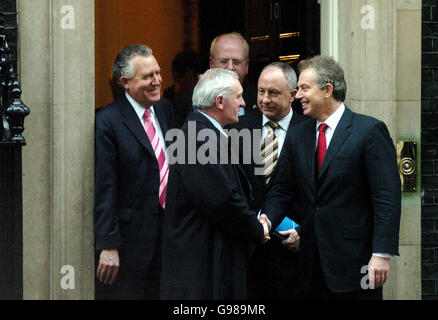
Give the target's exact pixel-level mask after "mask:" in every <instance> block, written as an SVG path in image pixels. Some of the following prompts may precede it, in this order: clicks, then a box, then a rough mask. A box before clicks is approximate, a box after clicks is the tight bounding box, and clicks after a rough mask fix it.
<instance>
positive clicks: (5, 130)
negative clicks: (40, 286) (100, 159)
mask: <svg viewBox="0 0 438 320" xmlns="http://www.w3.org/2000/svg"><path fill="white" fill-rule="evenodd" d="M6 34H7V32H6V28H5V25H4V15H3V13H2V12H0V299H22V298H23V221H22V220H23V212H22V211H23V201H22V154H21V149H22V146H23V145H25V144H26V141H25V139H24V138H23V136H22V133H23V130H24V126H23V122H24V118H25V117H26V116H27V115H28V114H29V109H28V108H27V107H26V106H25V105H24V103H23V102H22V101H21V88H20V83H19V82H18V79H17V75H16V72H15V70H14V69H15V68H14V59H11V50H10V48H9V45H8V42H7V39H6Z"/></svg>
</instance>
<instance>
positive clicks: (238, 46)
mask: <svg viewBox="0 0 438 320" xmlns="http://www.w3.org/2000/svg"><path fill="white" fill-rule="evenodd" d="M248 56H249V45H248V43H247V42H246V40H245V39H244V38H243V37H242V35H241V34H240V33H237V32H231V33H226V34H221V35H219V36H217V37H216V38H214V39H213V41H212V42H211V46H210V68H222V69H228V70H232V71H234V72H236V73H237V75H238V76H239V81H240V84H241V85H242V87H243V99H244V100H245V104H246V106H245V107H241V108H240V109H239V116H242V115H244V114H245V113H248V112H250V111H251V110H253V109H257V89H256V87H255V86H251V85H250V84H249V83H248V81H245V78H246V75H247V74H248V63H249V59H248Z"/></svg>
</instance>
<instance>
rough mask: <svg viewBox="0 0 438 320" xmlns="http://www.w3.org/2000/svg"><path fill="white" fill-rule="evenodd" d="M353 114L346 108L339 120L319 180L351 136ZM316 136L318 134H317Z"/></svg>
mask: <svg viewBox="0 0 438 320" xmlns="http://www.w3.org/2000/svg"><path fill="white" fill-rule="evenodd" d="M352 116H353V113H352V112H351V111H350V109H347V107H345V111H344V114H343V115H342V117H341V120H339V123H338V125H337V126H336V130H335V132H334V134H333V137H332V140H331V141H330V145H329V147H328V149H327V152H326V154H325V157H324V161H323V162H322V166H321V171H320V173H319V176H318V179H319V178H320V177H321V176H322V175H323V174H324V172H325V171H326V170H327V168H328V167H329V165H330V162H331V161H332V160H333V158H334V157H335V155H336V154H337V153H338V150H339V148H340V147H341V146H342V145H343V144H344V142H345V140H346V139H347V137H348V136H349V135H350V127H351V118H352ZM315 135H316V132H315Z"/></svg>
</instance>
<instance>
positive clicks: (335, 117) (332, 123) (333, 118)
mask: <svg viewBox="0 0 438 320" xmlns="http://www.w3.org/2000/svg"><path fill="white" fill-rule="evenodd" d="M344 111H345V105H344V104H343V103H342V104H341V105H340V106H339V108H338V109H336V111H335V112H333V113H332V114H331V115H330V116H329V117H328V118H327V119H326V120H325V121H324V123H325V124H326V125H328V127H329V128H331V129H333V130H335V129H336V127H337V125H338V123H339V121H340V120H341V118H342V115H343V114H344ZM321 123H322V122H320V121H318V120H316V130H318V127H319V125H320V124H321Z"/></svg>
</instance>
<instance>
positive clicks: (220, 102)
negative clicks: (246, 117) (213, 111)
mask: <svg viewBox="0 0 438 320" xmlns="http://www.w3.org/2000/svg"><path fill="white" fill-rule="evenodd" d="M216 107H217V108H218V109H220V110H223V109H224V97H222V96H217V97H216Z"/></svg>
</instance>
